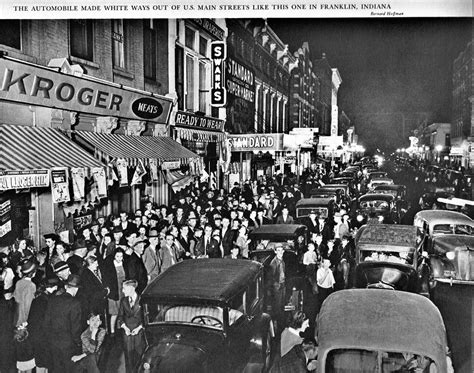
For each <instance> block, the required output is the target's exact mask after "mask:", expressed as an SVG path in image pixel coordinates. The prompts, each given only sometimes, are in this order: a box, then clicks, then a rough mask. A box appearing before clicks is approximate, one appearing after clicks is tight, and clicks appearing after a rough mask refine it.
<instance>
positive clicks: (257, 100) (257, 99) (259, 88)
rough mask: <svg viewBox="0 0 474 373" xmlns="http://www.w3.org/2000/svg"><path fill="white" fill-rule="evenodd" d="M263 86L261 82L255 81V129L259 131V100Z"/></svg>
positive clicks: (256, 131)
mask: <svg viewBox="0 0 474 373" xmlns="http://www.w3.org/2000/svg"><path fill="white" fill-rule="evenodd" d="M261 90H262V86H261V85H260V84H259V83H255V122H254V131H255V133H258V110H259V109H260V106H259V101H260V99H259V98H260V94H261Z"/></svg>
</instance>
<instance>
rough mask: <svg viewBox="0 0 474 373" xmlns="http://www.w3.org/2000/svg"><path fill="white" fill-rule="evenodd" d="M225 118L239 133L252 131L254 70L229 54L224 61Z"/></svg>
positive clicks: (253, 120)
mask: <svg viewBox="0 0 474 373" xmlns="http://www.w3.org/2000/svg"><path fill="white" fill-rule="evenodd" d="M225 79H226V82H225V86H226V91H227V120H228V123H230V124H231V125H232V128H234V129H235V131H236V132H239V133H248V132H252V130H253V125H254V122H255V119H254V117H255V72H254V70H253V69H252V68H250V67H249V66H247V65H246V64H245V63H243V62H241V61H240V60H238V59H236V58H235V57H233V56H229V57H228V58H227V61H226V72H225Z"/></svg>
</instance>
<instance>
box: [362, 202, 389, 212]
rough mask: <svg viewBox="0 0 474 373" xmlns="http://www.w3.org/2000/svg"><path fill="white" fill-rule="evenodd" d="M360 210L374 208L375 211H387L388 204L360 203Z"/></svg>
mask: <svg viewBox="0 0 474 373" xmlns="http://www.w3.org/2000/svg"><path fill="white" fill-rule="evenodd" d="M360 208H361V209H370V208H374V209H376V210H388V208H389V204H388V202H387V201H380V200H371V201H361V202H360Z"/></svg>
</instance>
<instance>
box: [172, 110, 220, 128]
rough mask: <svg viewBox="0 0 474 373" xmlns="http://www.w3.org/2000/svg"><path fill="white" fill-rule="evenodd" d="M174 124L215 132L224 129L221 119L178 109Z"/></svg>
mask: <svg viewBox="0 0 474 373" xmlns="http://www.w3.org/2000/svg"><path fill="white" fill-rule="evenodd" d="M175 125H176V126H177V127H186V128H193V129H198V130H208V131H217V132H222V131H223V130H224V121H223V120H221V119H218V118H213V117H205V116H199V115H196V114H192V113H187V112H185V111H178V112H177V113H176V119H175Z"/></svg>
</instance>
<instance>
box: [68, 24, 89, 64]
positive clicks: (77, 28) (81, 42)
mask: <svg viewBox="0 0 474 373" xmlns="http://www.w3.org/2000/svg"><path fill="white" fill-rule="evenodd" d="M69 38H70V46H71V55H72V56H74V57H78V58H82V59H84V60H88V61H92V60H93V58H94V44H93V43H94V42H93V40H94V35H93V21H92V20H86V19H72V20H71V21H70V34H69Z"/></svg>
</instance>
